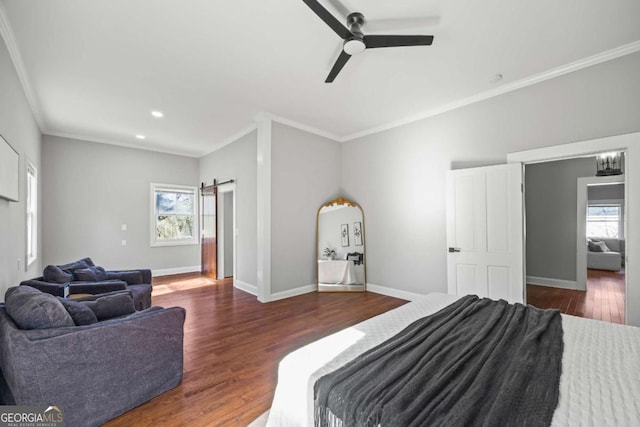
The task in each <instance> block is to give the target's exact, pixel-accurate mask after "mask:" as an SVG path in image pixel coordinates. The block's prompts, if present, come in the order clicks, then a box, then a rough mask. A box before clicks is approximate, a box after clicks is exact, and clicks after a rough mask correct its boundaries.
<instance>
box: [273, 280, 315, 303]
mask: <svg viewBox="0 0 640 427" xmlns="http://www.w3.org/2000/svg"><path fill="white" fill-rule="evenodd" d="M317 289H318V286H317V285H316V284H315V283H314V284H312V285H306V286H300V287H299V288H294V289H288V290H286V291H281V292H276V293H275V294H271V298H270V299H269V301H277V300H279V299H285V298H291V297H295V296H298V295H302V294H308V293H309V292H315V291H316V290H317Z"/></svg>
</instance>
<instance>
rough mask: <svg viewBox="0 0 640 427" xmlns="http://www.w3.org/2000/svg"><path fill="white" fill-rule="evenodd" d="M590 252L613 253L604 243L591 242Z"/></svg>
mask: <svg viewBox="0 0 640 427" xmlns="http://www.w3.org/2000/svg"><path fill="white" fill-rule="evenodd" d="M589 250H590V251H591V252H611V250H610V249H609V248H608V247H607V245H606V244H605V243H604V242H597V241H591V242H589Z"/></svg>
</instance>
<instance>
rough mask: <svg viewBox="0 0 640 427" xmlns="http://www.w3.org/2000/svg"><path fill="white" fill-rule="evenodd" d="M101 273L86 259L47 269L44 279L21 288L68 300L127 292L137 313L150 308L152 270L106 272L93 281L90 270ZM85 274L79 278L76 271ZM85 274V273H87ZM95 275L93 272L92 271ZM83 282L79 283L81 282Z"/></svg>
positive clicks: (27, 283)
mask: <svg viewBox="0 0 640 427" xmlns="http://www.w3.org/2000/svg"><path fill="white" fill-rule="evenodd" d="M96 268H97V269H101V268H102V267H99V266H96V265H95V263H94V262H93V260H92V259H91V258H89V257H87V258H82V259H79V260H77V261H74V262H70V263H68V264H61V265H48V266H47V267H45V269H44V272H43V275H42V276H40V277H36V278H35V279H30V280H25V281H23V282H21V283H20V285H27V286H31V287H32V288H36V289H39V290H40V291H42V292H46V293H48V294H51V295H54V296H59V297H65V298H66V297H69V296H72V295H78V294H83V295H85V294H92V295H96V294H104V293H107V292H113V291H119V290H130V291H131V293H132V295H133V301H134V303H135V306H136V309H138V310H143V309H145V308H149V307H151V291H152V287H151V270H149V269H132V270H108V271H105V270H104V269H102V270H100V271H99V274H101V277H95V275H94V274H92V273H91V271H88V270H90V269H96ZM79 270H80V271H85V274H84V275H83V276H80V275H79V273H77V271H79ZM87 271H88V273H86V272H87ZM94 271H95V270H94ZM81 279H82V280H81Z"/></svg>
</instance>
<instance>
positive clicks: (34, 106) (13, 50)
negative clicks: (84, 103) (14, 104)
mask: <svg viewBox="0 0 640 427" xmlns="http://www.w3.org/2000/svg"><path fill="white" fill-rule="evenodd" d="M0 36H2V38H3V39H4V43H5V44H6V46H7V50H8V51H9V56H10V57H11V61H13V66H14V68H15V69H16V73H17V74H18V79H19V80H20V84H21V85H22V89H23V90H24V94H25V96H26V97H27V102H28V103H29V106H30V107H31V113H32V114H33V117H34V118H35V120H36V123H37V124H38V128H39V129H40V132H44V131H45V130H46V127H45V125H44V120H43V119H42V113H41V112H40V108H39V106H38V103H37V102H36V96H35V91H34V90H33V87H32V86H31V83H30V82H29V78H28V77H27V71H26V69H25V67H24V62H23V61H22V55H21V54H20V50H19V49H18V44H17V42H16V38H15V37H14V35H13V29H12V28H11V24H10V23H9V18H8V17H7V14H6V12H5V10H4V4H2V2H0Z"/></svg>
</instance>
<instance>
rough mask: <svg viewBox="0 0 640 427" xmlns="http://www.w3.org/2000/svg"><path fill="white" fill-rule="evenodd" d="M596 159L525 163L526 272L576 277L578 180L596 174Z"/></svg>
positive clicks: (573, 279)
mask: <svg viewBox="0 0 640 427" xmlns="http://www.w3.org/2000/svg"><path fill="white" fill-rule="evenodd" d="M595 162H596V160H595V158H581V159H570V160H560V161H556V162H547V163H538V164H533V165H526V167H525V209H526V221H527V223H526V227H527V264H526V265H527V276H535V277H544V278H549V279H560V280H570V281H575V280H576V238H577V237H576V227H577V218H576V206H577V203H578V195H577V194H578V193H577V180H578V178H580V177H589V176H595V174H596V166H595V164H596V163H595Z"/></svg>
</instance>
